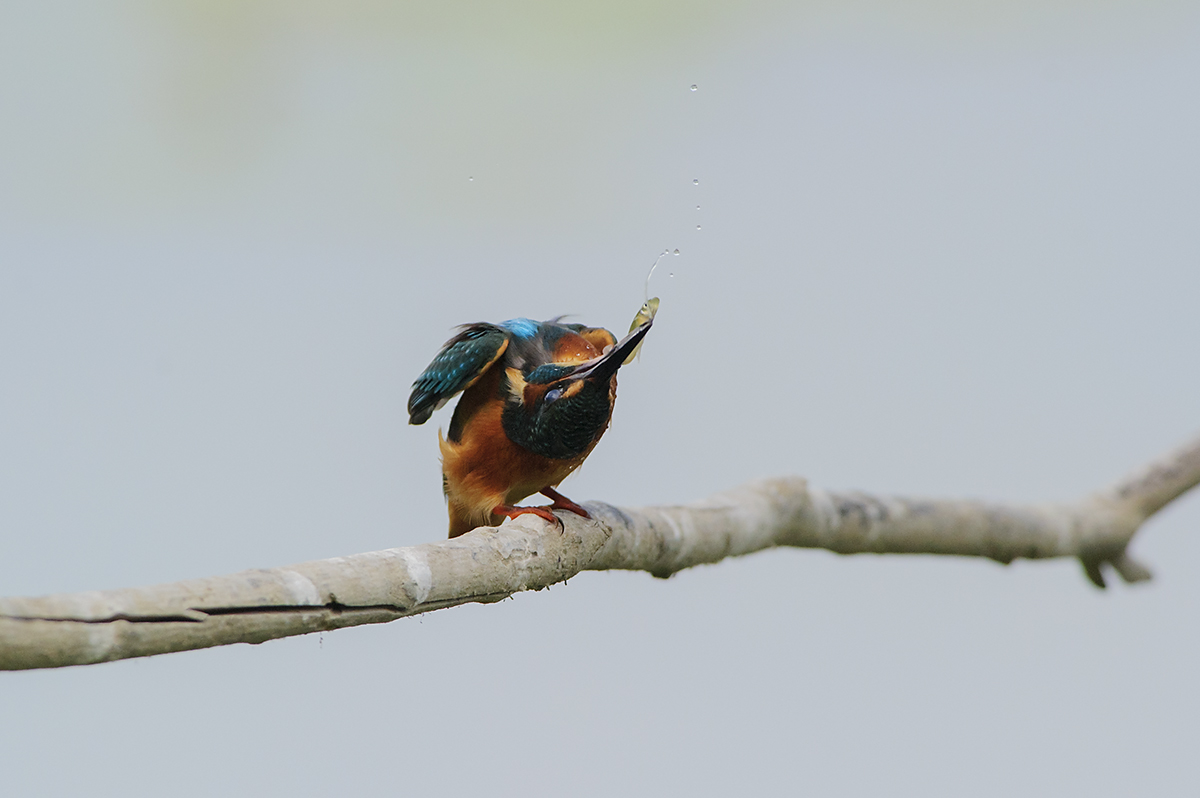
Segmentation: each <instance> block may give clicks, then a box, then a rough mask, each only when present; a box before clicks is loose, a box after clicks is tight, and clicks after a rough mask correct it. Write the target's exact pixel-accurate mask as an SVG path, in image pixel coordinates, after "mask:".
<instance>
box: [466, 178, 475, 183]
mask: <svg viewBox="0 0 1200 798" xmlns="http://www.w3.org/2000/svg"><path fill="white" fill-rule="evenodd" d="M467 180H470V181H471V182H472V183H474V182H475V178H473V177H468V178H467Z"/></svg>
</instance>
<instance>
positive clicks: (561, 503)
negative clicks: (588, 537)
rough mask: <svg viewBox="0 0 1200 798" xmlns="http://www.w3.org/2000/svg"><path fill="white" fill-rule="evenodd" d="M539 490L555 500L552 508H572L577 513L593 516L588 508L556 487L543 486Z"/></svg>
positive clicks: (587, 516) (588, 516)
mask: <svg viewBox="0 0 1200 798" xmlns="http://www.w3.org/2000/svg"><path fill="white" fill-rule="evenodd" d="M539 492H540V493H541V494H542V495H543V496H545V497H546V498H547V499H550V500H551V501H552V502H554V503H553V504H551V505H550V509H551V510H570V511H571V512H573V513H575V515H582V516H583V517H584V518H591V517H592V516H591V515H590V514H589V513H588V511H587V510H585V509H583V508H582V507H580V506H579V505H578V504H576V503H575V502H573V501H571V500H570V499H568V498H567V497H566V496H564V495H562V494H561V493H559V492H558V491H556V490H555V489H554V488H542V489H541V491H539Z"/></svg>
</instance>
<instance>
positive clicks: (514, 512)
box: [492, 504, 563, 529]
mask: <svg viewBox="0 0 1200 798" xmlns="http://www.w3.org/2000/svg"><path fill="white" fill-rule="evenodd" d="M526 513H532V514H533V515H536V516H538V517H539V518H545V519H546V520H547V521H549V522H550V523H552V524H555V525H557V526H558V528H559V529H562V527H563V523H562V521H560V520H558V519H557V518H555V517H554V513H552V512H550V508H549V507H513V506H512V505H509V504H498V505H496V506H495V507H493V508H492V515H502V516H504V517H505V518H516V517H517V516H518V515H525V514H526Z"/></svg>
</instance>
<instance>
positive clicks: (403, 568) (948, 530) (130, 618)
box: [0, 438, 1200, 670]
mask: <svg viewBox="0 0 1200 798" xmlns="http://www.w3.org/2000/svg"><path fill="white" fill-rule="evenodd" d="M1197 484H1200V438H1197V439H1196V440H1193V441H1192V442H1190V443H1188V444H1187V445H1185V446H1183V447H1181V448H1179V449H1177V450H1175V451H1173V452H1170V453H1169V454H1167V455H1165V456H1163V457H1162V458H1160V459H1158V460H1156V461H1154V462H1153V463H1151V464H1149V465H1148V466H1146V467H1144V468H1142V469H1140V470H1139V471H1137V472H1135V473H1134V474H1132V475H1130V476H1129V477H1127V478H1126V479H1124V480H1122V481H1121V482H1119V483H1117V484H1116V485H1114V486H1113V487H1111V488H1108V489H1106V490H1103V491H1100V492H1098V493H1095V494H1093V495H1091V496H1088V497H1085V498H1083V499H1081V500H1079V501H1076V502H1071V503H1062V504H1044V505H1027V506H1021V505H1007V504H994V503H985V502H979V501H970V500H942V499H908V498H897V497H883V496H873V495H869V494H865V493H856V492H845V493H840V492H835V491H826V490H822V489H820V488H815V487H811V486H809V485H808V483H807V482H806V481H805V480H803V479H800V478H794V477H793V478H784V479H774V480H766V481H762V482H756V483H752V484H749V485H746V486H743V487H741V488H738V489H736V490H733V491H730V492H728V493H724V494H720V495H718V496H714V497H711V498H709V499H707V500H705V501H703V502H699V503H697V504H692V505H687V506H680V507H649V508H642V509H638V510H623V509H620V508H617V507H612V506H610V505H607V504H600V503H595V502H593V503H589V504H588V505H587V507H588V510H589V511H590V512H591V513H592V520H590V521H589V520H586V519H583V518H580V517H578V516H575V515H573V514H571V513H563V514H561V515H560V516H559V517H560V518H562V519H563V521H564V522H565V528H564V530H563V531H561V532H560V531H559V530H558V529H556V528H554V527H553V526H552V525H550V524H548V523H547V522H545V521H542V520H540V519H537V518H535V517H533V516H529V515H524V516H521V517H519V518H517V519H516V520H515V521H511V522H507V523H505V524H504V525H503V526H501V527H498V528H490V527H489V528H481V529H477V530H474V531H473V532H470V533H468V534H466V535H463V536H461V537H458V538H454V539H451V540H444V541H440V542H437V543H426V544H423V545H420V546H410V547H405V548H397V549H387V550H385V551H376V552H369V553H366V554H356V555H353V556H350V557H336V558H334V559H331V560H317V561H314V562H308V563H301V564H299V565H293V566H289V567H286V568H272V569H266V570H253V571H243V572H241V573H237V574H232V575H229V576H218V577H211V578H207V579H193V580H188V581H184V582H176V583H173V584H167V585H156V586H153V587H145V588H127V589H123V590H110V591H103V592H88V593H69V594H60V595H54V596H44V597H38V598H4V599H0V669H9V670H16V669H23V668H53V667H61V666H64V665H82V664H88V663H95V662H105V661H109V660H115V659H125V658H128V657H144V656H149V655H151V654H162V653H166V652H169V651H183V650H187V649H195V648H207V647H209V646H219V645H227V644H229V643H261V642H263V641H266V640H271V639H274V638H278V637H287V636H290V635H298V634H307V633H310V632H318V631H324V630H328V629H338V628H341V627H343V626H355V625H358V624H363V623H385V622H387V621H393V620H396V619H397V618H403V617H405V616H408V615H417V614H419V613H423V612H429V611H430V610H437V609H443V608H445V607H452V606H455V605H458V604H466V603H469V602H483V603H487V602H494V601H499V600H501V599H504V598H507V597H508V596H510V595H512V594H513V593H517V592H519V591H522V590H539V589H541V588H544V587H548V586H549V585H552V584H554V583H556V582H562V581H565V580H567V579H570V578H571V577H572V576H574V575H575V574H577V573H579V572H580V571H584V570H592V571H600V570H608V569H622V570H638V571H648V572H650V573H651V574H654V575H655V576H659V577H667V576H670V575H671V574H673V573H675V572H677V571H680V570H682V569H684V568H690V567H692V566H694V565H700V564H702V563H714V562H718V561H720V560H722V559H724V558H726V557H732V556H737V555H741V554H749V553H750V552H754V551H759V550H761V549H767V548H772V547H775V546H796V547H803V548H820V549H828V550H830V551H835V552H838V553H841V554H857V553H864V552H873V553H877V554H952V555H960V556H974V557H988V558H990V559H993V560H997V561H999V562H1003V563H1008V562H1011V561H1012V560H1014V559H1016V558H1018V557H1025V558H1029V559H1045V558H1049V557H1076V558H1078V559H1079V560H1080V562H1081V563H1082V564H1083V568H1084V571H1085V573H1086V574H1087V576H1088V578H1089V579H1091V580H1092V582H1094V583H1095V584H1096V585H1098V586H1100V587H1103V586H1104V577H1103V574H1102V572H1101V566H1102V565H1103V564H1105V563H1108V564H1110V565H1111V566H1112V567H1113V568H1114V569H1115V570H1116V572H1117V573H1118V574H1119V575H1120V576H1121V577H1122V578H1124V579H1125V580H1126V581H1129V582H1136V581H1141V580H1144V579H1148V578H1149V577H1150V573H1149V571H1147V570H1146V568H1145V567H1143V566H1142V565H1140V564H1139V563H1137V562H1135V561H1134V560H1133V559H1132V558H1131V557H1130V556H1129V555H1128V553H1127V552H1126V547H1127V546H1128V545H1129V541H1130V540H1131V539H1132V537H1133V535H1134V533H1135V532H1137V530H1138V529H1139V528H1140V527H1141V525H1142V523H1143V522H1145V521H1146V519H1147V518H1149V517H1150V516H1152V515H1153V514H1154V513H1156V512H1158V511H1159V510H1160V509H1162V508H1163V507H1164V506H1165V505H1166V504H1167V503H1169V502H1170V501H1172V500H1173V499H1175V498H1177V497H1178V496H1180V495H1181V494H1183V493H1185V492H1186V491H1188V490H1189V489H1191V488H1193V487H1195V486H1196V485H1197Z"/></svg>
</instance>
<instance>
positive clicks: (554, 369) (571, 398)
mask: <svg viewBox="0 0 1200 798" xmlns="http://www.w3.org/2000/svg"><path fill="white" fill-rule="evenodd" d="M653 324H654V322H653V320H650V321H647V322H645V323H644V324H642V325H640V326H638V327H637V328H635V329H634V330H633V331H632V332H630V333H629V335H626V336H625V337H624V338H622V339H621V340H620V341H619V342H617V343H616V344H615V345H613V346H612V347H610V348H609V349H607V350H606V351H605V352H604V353H603V354H602V355H600V356H599V357H596V358H593V359H591V360H588V361H586V362H583V363H570V364H564V363H548V364H546V365H544V366H539V367H538V368H536V369H534V370H533V371H531V372H529V373H528V374H524V375H522V374H521V372H520V371H518V370H517V369H508V371H507V376H508V390H509V395H510V397H511V398H510V400H509V402H508V404H507V406H506V408H505V410H504V415H503V423H504V430H505V432H506V433H507V434H508V436H509V438H511V439H512V440H513V441H515V442H516V443H518V444H520V445H521V446H524V447H525V448H526V449H529V450H530V451H532V452H535V453H536V454H541V455H544V456H546V457H552V458H558V459H562V458H569V457H575V456H578V455H580V454H584V453H585V452H587V450H588V449H589V448H590V447H591V446H592V444H593V443H595V441H596V440H597V439H598V438H599V437H600V435H601V434H602V433H603V432H604V430H605V428H606V427H607V426H608V419H609V416H610V415H611V414H612V396H613V394H612V378H613V377H614V376H616V373H617V369H619V368H621V366H622V365H624V363H625V361H626V360H627V359H628V358H629V356H630V354H631V353H632V352H633V351H634V350H635V349H636V348H637V346H638V344H639V343H641V341H642V339H643V338H644V337H645V336H646V333H647V332H649V331H650V327H651V326H652V325H653Z"/></svg>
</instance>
